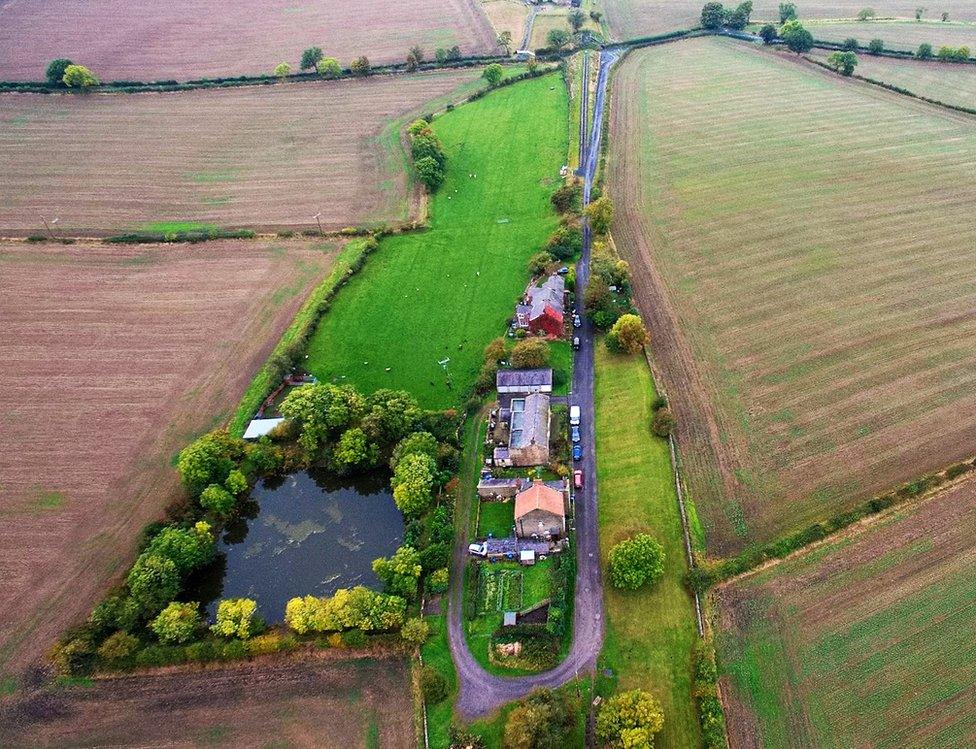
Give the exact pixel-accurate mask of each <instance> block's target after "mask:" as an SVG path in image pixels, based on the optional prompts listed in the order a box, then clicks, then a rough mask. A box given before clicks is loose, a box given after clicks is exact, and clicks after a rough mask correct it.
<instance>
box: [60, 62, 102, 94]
mask: <svg viewBox="0 0 976 749" xmlns="http://www.w3.org/2000/svg"><path fill="white" fill-rule="evenodd" d="M61 82H62V83H64V85H65V86H67V87H68V88H80V89H82V90H84V89H86V88H91V87H92V86H97V85H98V79H97V78H96V77H95V76H94V74H92V72H91V71H90V70H89V69H88V68H86V67H85V66H84V65H68V66H67V67H66V68H65V69H64V75H63V76H62V77H61Z"/></svg>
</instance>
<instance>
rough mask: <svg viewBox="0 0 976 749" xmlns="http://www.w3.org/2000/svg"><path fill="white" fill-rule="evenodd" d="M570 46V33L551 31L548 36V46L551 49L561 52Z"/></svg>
mask: <svg viewBox="0 0 976 749" xmlns="http://www.w3.org/2000/svg"><path fill="white" fill-rule="evenodd" d="M567 44H569V32H568V31H566V29H549V33H548V34H546V46H547V47H549V48H550V49H555V50H560V49H562V48H563V47H565V46H566V45H567Z"/></svg>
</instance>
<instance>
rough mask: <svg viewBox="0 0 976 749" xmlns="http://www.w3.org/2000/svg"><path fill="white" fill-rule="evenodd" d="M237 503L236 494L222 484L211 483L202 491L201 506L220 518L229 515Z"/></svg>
mask: <svg viewBox="0 0 976 749" xmlns="http://www.w3.org/2000/svg"><path fill="white" fill-rule="evenodd" d="M236 505H237V500H236V499H235V498H234V495H233V494H231V493H230V492H229V491H227V490H226V489H225V488H224V487H222V486H221V485H220V484H211V485H210V486H208V487H207V488H206V489H204V490H203V491H202V492H201V493H200V506H201V507H202V508H203V509H205V510H206V511H207V512H210V513H213V514H214V515H216V516H217V517H219V518H226V517H228V516H229V515H230V514H231V513H232V512H233V511H234V507H235V506H236Z"/></svg>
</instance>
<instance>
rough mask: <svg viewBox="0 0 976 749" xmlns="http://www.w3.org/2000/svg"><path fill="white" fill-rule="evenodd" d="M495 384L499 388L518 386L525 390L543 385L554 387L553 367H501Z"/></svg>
mask: <svg viewBox="0 0 976 749" xmlns="http://www.w3.org/2000/svg"><path fill="white" fill-rule="evenodd" d="M495 386H496V387H499V388H511V387H518V388H524V390H525V392H529V391H530V390H533V389H536V388H540V387H543V386H547V387H550V388H551V387H552V370H551V369H548V368H547V369H500V370H498V374H497V375H495Z"/></svg>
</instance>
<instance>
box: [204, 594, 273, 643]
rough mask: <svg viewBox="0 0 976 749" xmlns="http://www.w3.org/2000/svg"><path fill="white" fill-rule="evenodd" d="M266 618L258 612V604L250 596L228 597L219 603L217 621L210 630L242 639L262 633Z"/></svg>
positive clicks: (223, 635) (222, 635) (224, 635)
mask: <svg viewBox="0 0 976 749" xmlns="http://www.w3.org/2000/svg"><path fill="white" fill-rule="evenodd" d="M263 629H264V620H263V619H262V618H261V616H260V615H259V614H258V605H257V603H256V602H255V601H253V600H252V599H250V598H226V599H224V600H223V601H221V602H220V603H218V604H217V616H216V621H215V622H214V624H213V625H212V626H211V627H210V631H211V632H213V633H214V634H217V635H220V636H221V637H237V638H238V639H241V640H247V639H248V638H250V637H252V636H254V635H256V634H258V633H260V632H261V631H262V630H263Z"/></svg>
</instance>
